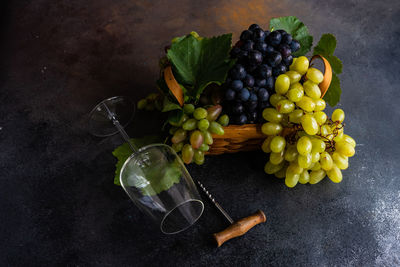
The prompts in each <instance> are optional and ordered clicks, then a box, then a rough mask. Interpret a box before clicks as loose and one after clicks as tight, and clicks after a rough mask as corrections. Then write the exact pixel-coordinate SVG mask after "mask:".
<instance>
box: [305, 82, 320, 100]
mask: <svg viewBox="0 0 400 267" xmlns="http://www.w3.org/2000/svg"><path fill="white" fill-rule="evenodd" d="M303 87H304V92H305V93H306V95H308V96H309V97H311V98H313V99H320V97H321V90H320V89H319V87H318V85H317V84H316V83H314V82H312V81H310V80H308V81H306V82H305V83H303Z"/></svg>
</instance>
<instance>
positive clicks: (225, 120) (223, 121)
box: [218, 114, 229, 126]
mask: <svg viewBox="0 0 400 267" xmlns="http://www.w3.org/2000/svg"><path fill="white" fill-rule="evenodd" d="M218 123H219V124H221V125H222V126H228V124H229V116H228V115H226V114H225V115H222V116H221V117H219V119H218Z"/></svg>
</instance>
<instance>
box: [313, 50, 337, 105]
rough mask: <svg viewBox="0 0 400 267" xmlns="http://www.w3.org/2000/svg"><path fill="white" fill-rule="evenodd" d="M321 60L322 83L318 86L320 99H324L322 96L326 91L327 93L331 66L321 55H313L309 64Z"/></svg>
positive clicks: (330, 79)
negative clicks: (322, 69)
mask: <svg viewBox="0 0 400 267" xmlns="http://www.w3.org/2000/svg"><path fill="white" fill-rule="evenodd" d="M317 58H319V59H321V60H322V62H323V63H324V68H325V71H324V79H323V80H322V82H321V83H320V84H319V85H318V86H319V89H320V90H321V98H323V97H324V95H325V94H326V91H328V89H329V86H330V85H331V81H332V67H331V64H329V62H328V60H327V59H326V58H324V57H323V56H321V55H315V56H313V57H312V58H311V60H310V64H311V63H312V62H313V61H314V60H315V59H317Z"/></svg>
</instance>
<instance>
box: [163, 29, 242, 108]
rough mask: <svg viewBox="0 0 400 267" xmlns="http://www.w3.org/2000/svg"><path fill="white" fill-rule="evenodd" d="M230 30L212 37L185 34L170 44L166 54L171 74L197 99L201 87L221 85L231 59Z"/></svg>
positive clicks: (231, 62)
mask: <svg viewBox="0 0 400 267" xmlns="http://www.w3.org/2000/svg"><path fill="white" fill-rule="evenodd" d="M231 40H232V34H224V35H221V36H217V37H212V38H196V37H194V36H193V35H187V36H185V38H183V39H180V40H179V41H177V42H176V43H173V44H172V45H171V48H170V49H169V50H168V53H167V57H168V59H169V61H170V62H171V64H172V67H173V71H174V75H175V78H176V79H177V81H178V83H180V84H182V85H183V86H184V87H185V88H186V90H187V91H186V92H185V95H187V96H189V97H191V98H193V99H195V101H197V100H198V99H199V97H200V94H201V93H202V92H203V90H204V88H205V87H206V86H207V85H209V84H211V83H216V84H218V85H221V84H222V83H223V82H224V81H225V79H226V76H227V73H228V70H229V69H230V68H231V67H232V66H233V64H234V63H235V61H234V60H232V59H231V58H230V56H229V51H230V49H231Z"/></svg>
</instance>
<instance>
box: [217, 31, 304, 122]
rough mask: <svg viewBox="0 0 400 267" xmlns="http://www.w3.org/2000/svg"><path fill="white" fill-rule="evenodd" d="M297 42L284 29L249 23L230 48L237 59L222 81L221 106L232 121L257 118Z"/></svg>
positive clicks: (287, 63)
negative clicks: (265, 27)
mask: <svg viewBox="0 0 400 267" xmlns="http://www.w3.org/2000/svg"><path fill="white" fill-rule="evenodd" d="M299 49H300V43H299V42H298V41H296V40H294V39H293V38H292V36H291V35H290V34H288V33H287V32H286V31H284V30H277V31H272V32H270V31H268V30H266V31H264V30H263V29H262V28H261V27H260V26H259V25H257V24H252V25H251V26H250V27H249V28H248V30H245V31H243V32H242V34H241V35H240V41H238V42H237V43H236V45H235V46H234V47H233V48H232V50H231V57H233V58H236V59H237V62H236V64H235V65H234V66H233V67H232V69H231V70H230V71H229V74H228V78H227V81H226V86H227V89H226V91H225V100H226V101H225V106H224V108H226V109H227V111H228V112H229V115H231V118H232V123H233V124H245V123H256V122H259V121H260V120H261V119H262V118H261V114H262V110H263V109H264V108H266V107H269V106H270V103H269V102H268V99H269V96H270V95H271V94H273V90H274V84H275V79H276V77H278V76H279V75H280V74H283V73H285V72H286V71H287V70H288V68H289V66H290V64H292V62H293V56H292V53H294V52H296V51H297V50H299Z"/></svg>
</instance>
